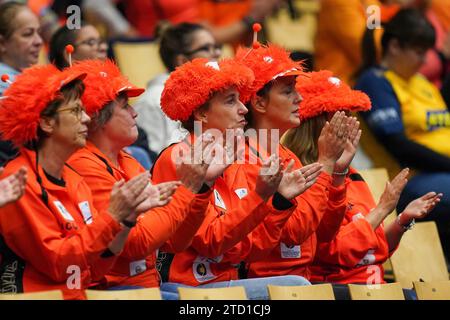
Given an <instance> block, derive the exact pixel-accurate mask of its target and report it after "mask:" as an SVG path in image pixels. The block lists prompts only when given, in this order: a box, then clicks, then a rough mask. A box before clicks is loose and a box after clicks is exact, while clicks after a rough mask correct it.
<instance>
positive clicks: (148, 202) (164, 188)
mask: <svg viewBox="0 0 450 320" xmlns="http://www.w3.org/2000/svg"><path fill="white" fill-rule="evenodd" d="M180 185H181V182H180V181H170V182H163V183H159V184H156V185H153V184H152V183H151V182H149V183H148V184H147V186H146V187H145V189H144V193H145V194H146V195H147V198H146V199H145V200H144V201H143V202H141V203H140V204H139V205H138V206H137V207H136V212H137V213H144V212H146V211H148V210H150V209H152V208H156V207H163V206H165V205H166V204H168V203H169V202H170V201H171V200H172V195H173V194H174V193H175V191H176V190H177V188H178V187H179V186H180Z"/></svg>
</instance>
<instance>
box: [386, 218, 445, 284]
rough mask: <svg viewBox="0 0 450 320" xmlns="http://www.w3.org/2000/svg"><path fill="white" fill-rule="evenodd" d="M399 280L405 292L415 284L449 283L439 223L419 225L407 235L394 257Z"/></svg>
mask: <svg viewBox="0 0 450 320" xmlns="http://www.w3.org/2000/svg"><path fill="white" fill-rule="evenodd" d="M391 263H392V268H393V271H394V277H395V280H396V281H398V282H400V283H401V284H402V287H403V288H412V286H413V282H414V281H420V280H422V281H425V282H433V281H447V280H449V276H448V272H447V264H446V262H445V258H444V252H443V251H442V245H441V241H440V239H439V234H438V231H437V227H436V223H435V222H434V221H430V222H419V223H416V225H415V226H414V228H413V229H412V230H410V231H408V232H406V233H405V234H404V235H403V238H402V240H401V242H400V245H399V247H398V249H397V251H396V252H395V253H394V254H393V255H392V257H391Z"/></svg>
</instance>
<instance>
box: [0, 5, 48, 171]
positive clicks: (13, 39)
mask: <svg viewBox="0 0 450 320" xmlns="http://www.w3.org/2000/svg"><path fill="white" fill-rule="evenodd" d="M39 30H40V24H39V19H38V17H37V16H36V15H35V14H34V13H33V12H31V10H30V9H29V8H27V6H26V5H24V4H20V3H18V2H6V3H4V4H1V5H0V75H7V76H8V77H9V81H14V78H15V77H16V76H17V75H18V74H19V73H21V72H22V70H23V69H25V68H27V67H30V66H32V65H33V64H36V63H37V62H38V58H39V52H40V51H41V48H42V44H43V42H42V38H41V36H40V34H39ZM8 86H9V83H8V82H2V81H0V96H2V95H3V92H4V91H5V90H6V88H7V87H8ZM16 154H17V149H16V148H14V147H13V145H12V144H11V143H10V142H9V141H3V140H0V166H3V165H4V164H5V163H6V162H7V161H8V160H9V159H11V158H13V157H14V156H15V155H16Z"/></svg>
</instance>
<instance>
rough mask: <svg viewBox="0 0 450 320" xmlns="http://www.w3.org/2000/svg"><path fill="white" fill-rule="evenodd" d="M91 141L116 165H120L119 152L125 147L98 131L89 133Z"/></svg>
mask: <svg viewBox="0 0 450 320" xmlns="http://www.w3.org/2000/svg"><path fill="white" fill-rule="evenodd" d="M88 139H89V141H91V142H92V143H93V144H94V145H95V146H96V147H97V148H98V149H99V150H100V151H101V152H102V153H103V154H104V155H105V156H106V157H107V158H108V160H109V161H111V162H112V163H113V164H114V165H115V166H118V165H119V160H118V159H119V152H120V150H122V149H123V148H124V147H122V146H117V145H116V143H115V142H114V141H111V139H109V138H108V137H107V136H105V135H104V134H102V133H101V132H98V133H93V134H91V133H89V138H88Z"/></svg>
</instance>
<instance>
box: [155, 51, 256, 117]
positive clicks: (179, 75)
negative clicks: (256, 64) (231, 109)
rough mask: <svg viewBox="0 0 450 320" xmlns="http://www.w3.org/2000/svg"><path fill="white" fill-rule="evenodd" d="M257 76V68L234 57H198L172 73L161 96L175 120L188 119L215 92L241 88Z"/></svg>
mask: <svg viewBox="0 0 450 320" xmlns="http://www.w3.org/2000/svg"><path fill="white" fill-rule="evenodd" d="M253 80H254V76H253V72H252V71H251V70H250V69H249V68H247V67H245V66H243V65H242V64H239V63H237V62H236V61H234V60H233V59H224V60H221V61H220V62H208V60H207V59H202V58H199V59H194V60H192V61H190V62H187V63H185V64H183V65H182V66H180V67H178V68H177V69H176V70H175V71H173V72H172V73H171V74H170V77H169V79H167V81H166V84H165V86H164V90H163V92H162V96H161V108H162V110H163V111H164V113H165V114H166V115H167V116H168V117H169V118H170V119H172V120H182V121H185V120H188V119H189V117H190V116H191V115H192V113H193V112H194V110H195V109H197V108H198V107H200V106H201V105H203V104H204V103H206V102H207V101H208V100H209V99H210V98H211V95H212V94H213V93H214V92H216V91H220V90H223V89H227V88H229V87H231V86H236V87H237V88H238V90H239V92H241V91H242V90H247V87H248V86H249V85H251V83H252V82H253Z"/></svg>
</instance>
